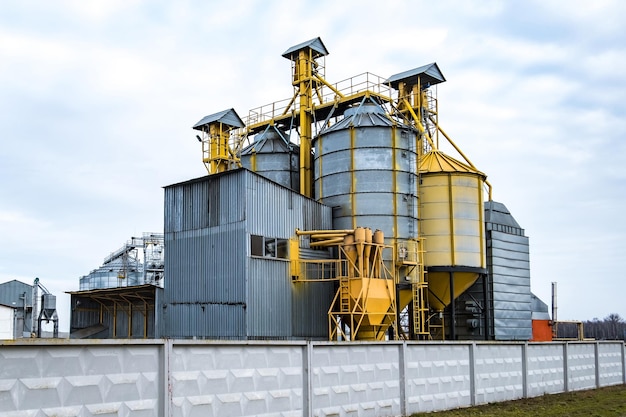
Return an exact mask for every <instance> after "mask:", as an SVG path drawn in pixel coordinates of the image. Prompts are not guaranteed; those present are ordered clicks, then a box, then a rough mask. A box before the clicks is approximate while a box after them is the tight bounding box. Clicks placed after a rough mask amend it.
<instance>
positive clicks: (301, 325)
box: [291, 282, 336, 340]
mask: <svg viewBox="0 0 626 417" xmlns="http://www.w3.org/2000/svg"><path fill="white" fill-rule="evenodd" d="M291 285H292V287H291V291H292V292H291V294H292V297H293V298H292V304H291V307H292V310H291V311H292V322H291V325H292V329H293V330H292V334H293V336H294V337H296V338H307V339H317V340H328V326H329V325H328V310H329V308H330V302H331V301H332V299H333V297H334V296H335V292H336V289H335V282H294V283H293V284H291Z"/></svg>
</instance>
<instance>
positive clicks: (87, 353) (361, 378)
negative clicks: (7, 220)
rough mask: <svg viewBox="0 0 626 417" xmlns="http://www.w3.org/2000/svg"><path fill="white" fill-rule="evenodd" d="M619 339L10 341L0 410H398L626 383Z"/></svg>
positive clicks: (170, 414) (1, 367)
mask: <svg viewBox="0 0 626 417" xmlns="http://www.w3.org/2000/svg"><path fill="white" fill-rule="evenodd" d="M625 353H626V349H625V347H624V344H623V343H621V342H570V343H557V342H555V343H523V342H520V343H489V342H475V343H474V342H371V343H370V342H355V343H329V342H304V341H300V342H298V341H294V342H285V341H281V342H279V341H258V342H221V341H189V340H152V341H134V340H90V341H74V340H56V341H47V340H34V341H9V342H3V341H0V415H2V416H3V417H4V416H7V417H22V416H24V417H27V416H28V417H44V416H52V415H58V416H68V417H71V416H81V417H82V416H86V417H89V416H118V417H126V416H129V417H130V416H133V417H134V416H140V417H144V416H145V417H151V416H155V417H183V416H184V417H187V416H191V417H194V416H202V417H205V416H224V415H228V416H259V415H268V416H269V415H272V416H293V417H295V416H303V417H313V416H320V417H321V416H336V417H344V416H345V417H347V416H367V417H382V416H400V415H409V414H411V413H415V412H423V411H438V410H445V409H452V408H459V407H468V406H471V405H475V404H483V403H489V402H498V401H505V400H512V399H516V398H522V397H535V396H540V395H543V394H552V393H558V392H564V391H576V390H582V389H589V388H596V387H603V386H607V385H616V384H621V383H626V357H625Z"/></svg>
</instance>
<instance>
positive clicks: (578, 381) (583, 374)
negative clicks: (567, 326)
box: [565, 342, 597, 391]
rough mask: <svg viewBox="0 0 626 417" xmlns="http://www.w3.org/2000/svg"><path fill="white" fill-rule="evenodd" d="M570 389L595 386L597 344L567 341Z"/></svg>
mask: <svg viewBox="0 0 626 417" xmlns="http://www.w3.org/2000/svg"><path fill="white" fill-rule="evenodd" d="M565 346H566V350H567V367H568V371H567V372H568V382H567V386H568V391H578V390H583V389H590V388H595V387H596V386H597V385H596V358H595V356H596V346H597V345H596V344H595V343H584V342H583V343H567V344H566V345H565Z"/></svg>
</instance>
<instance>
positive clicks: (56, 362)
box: [0, 342, 165, 416]
mask: <svg viewBox="0 0 626 417" xmlns="http://www.w3.org/2000/svg"><path fill="white" fill-rule="evenodd" d="M160 358H162V349H161V346H159V345H151V344H144V345H142V344H136V343H133V344H124V343H115V344H111V343H107V342H102V343H100V344H90V345H69V346H68V345H63V344H58V343H53V344H47V345H41V344H33V343H30V344H25V345H13V346H2V345H0V415H3V416H53V415H55V416H56V415H58V416H95V415H97V416H154V415H157V412H158V410H160V409H163V407H164V404H165V403H164V401H165V395H164V392H163V386H162V385H161V383H160V381H162V378H163V375H162V367H161V360H160Z"/></svg>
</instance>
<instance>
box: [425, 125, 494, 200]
mask: <svg viewBox="0 0 626 417" xmlns="http://www.w3.org/2000/svg"><path fill="white" fill-rule="evenodd" d="M428 118H429V119H430V121H431V122H433V123H434V124H435V125H436V126H437V129H438V130H439V131H440V132H441V134H442V135H443V136H444V137H445V138H446V139H447V140H448V142H449V143H450V145H452V147H453V148H454V150H456V151H457V152H458V153H459V155H461V156H462V157H463V159H465V162H467V164H468V165H469V166H471V167H472V168H474V169H475V170H476V171H478V168H476V167H475V166H474V164H473V163H472V161H470V160H469V158H468V157H467V156H466V155H465V154H464V153H463V151H461V149H460V148H459V147H458V146H456V143H454V141H453V140H452V139H451V138H450V136H448V134H447V133H446V132H444V130H443V129H442V128H441V126H439V125H437V123H435V121H434V120H433V118H432V117H428ZM485 185H486V186H487V188H488V189H489V191H488V194H489V201H491V196H492V189H491V184H490V183H489V181H487V180H486V179H485Z"/></svg>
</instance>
